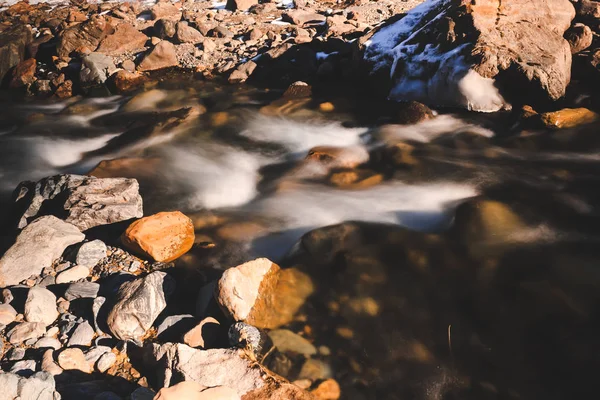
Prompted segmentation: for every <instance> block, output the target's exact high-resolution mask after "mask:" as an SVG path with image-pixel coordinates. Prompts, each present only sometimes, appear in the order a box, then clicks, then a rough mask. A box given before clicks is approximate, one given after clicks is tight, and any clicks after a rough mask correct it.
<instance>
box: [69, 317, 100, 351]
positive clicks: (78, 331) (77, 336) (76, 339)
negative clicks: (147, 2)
mask: <svg viewBox="0 0 600 400" xmlns="http://www.w3.org/2000/svg"><path fill="white" fill-rule="evenodd" d="M93 339H94V328H92V326H91V325H90V324H89V322H87V321H84V322H82V323H80V324H79V325H77V327H76V328H75V330H74V331H73V334H72V335H71V338H70V339H69V341H68V342H67V347H72V346H91V345H92V340H93Z"/></svg>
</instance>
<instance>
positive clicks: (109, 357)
mask: <svg viewBox="0 0 600 400" xmlns="http://www.w3.org/2000/svg"><path fill="white" fill-rule="evenodd" d="M116 361H117V355H116V354H115V353H113V352H112V351H109V352H108V353H104V354H102V355H101V356H100V358H99V359H98V362H96V368H97V369H98V371H100V372H106V371H108V369H109V368H110V367H112V366H113V365H114V363H115V362H116Z"/></svg>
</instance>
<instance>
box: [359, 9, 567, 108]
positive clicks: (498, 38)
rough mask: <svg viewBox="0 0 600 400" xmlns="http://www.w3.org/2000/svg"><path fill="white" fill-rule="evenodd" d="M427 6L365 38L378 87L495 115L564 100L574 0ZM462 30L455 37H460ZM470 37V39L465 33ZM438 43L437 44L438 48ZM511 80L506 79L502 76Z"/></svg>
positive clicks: (405, 97) (397, 95) (392, 94)
mask: <svg viewBox="0 0 600 400" xmlns="http://www.w3.org/2000/svg"><path fill="white" fill-rule="evenodd" d="M496 6H497V5H496V4H494V5H493V6H492V4H491V3H489V2H483V3H482V2H478V3H477V4H472V3H471V2H470V1H469V0H461V1H452V0H438V1H432V2H425V3H422V4H421V5H419V6H417V7H415V8H414V9H412V10H410V11H409V12H408V14H407V15H406V16H405V17H403V18H402V19H400V20H398V21H396V22H394V23H391V24H388V25H387V26H382V27H381V29H379V30H378V31H377V32H376V33H375V34H374V35H373V36H371V37H364V39H363V40H362V42H363V43H364V44H365V46H364V60H365V61H366V64H367V65H366V69H367V70H369V72H370V74H371V76H372V77H373V78H374V81H373V83H372V84H374V85H377V86H379V89H381V90H382V91H386V92H387V93H388V97H389V98H391V99H392V100H396V101H409V100H415V101H419V102H422V103H425V104H434V105H440V106H451V107H462V108H467V109H470V110H475V111H485V112H492V111H498V110H500V109H503V108H509V107H510V102H511V101H512V100H513V98H512V96H513V92H514V93H515V94H514V95H515V96H518V98H515V100H516V101H518V102H519V104H531V105H532V106H534V108H535V107H536V105H537V104H543V103H545V102H547V101H549V100H552V101H554V100H557V99H559V98H561V97H562V96H564V94H565V91H566V87H567V85H568V83H569V81H570V78H571V49H570V46H569V44H568V43H567V41H566V40H565V39H564V38H563V34H564V33H565V31H566V30H567V29H568V28H569V26H570V25H571V21H572V20H573V17H574V16H575V9H574V8H573V5H572V4H571V2H569V1H568V0H531V1H525V2H523V1H520V0H503V2H502V5H501V9H502V10H510V12H503V11H500V10H499V11H498V12H493V11H492V7H496ZM455 27H456V32H455ZM465 32H466V33H467V34H465ZM432 38H435V44H433V43H432ZM505 74H506V75H510V78H508V77H507V79H506V80H504V79H502V78H503V76H504V75H505Z"/></svg>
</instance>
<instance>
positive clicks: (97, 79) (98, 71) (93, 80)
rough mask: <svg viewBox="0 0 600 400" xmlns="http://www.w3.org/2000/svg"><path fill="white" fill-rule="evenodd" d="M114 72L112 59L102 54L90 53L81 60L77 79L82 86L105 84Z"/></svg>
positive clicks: (115, 68)
mask: <svg viewBox="0 0 600 400" xmlns="http://www.w3.org/2000/svg"><path fill="white" fill-rule="evenodd" d="M116 70H117V67H116V65H115V62H114V61H113V58H112V57H109V56H107V55H106V54H102V53H90V54H88V55H86V56H84V57H83V59H82V60H81V71H80V72H79V79H80V81H81V84H82V85H84V86H86V85H99V84H102V83H104V82H106V80H107V79H108V77H109V76H111V75H112V74H113V73H114V72H115V71H116Z"/></svg>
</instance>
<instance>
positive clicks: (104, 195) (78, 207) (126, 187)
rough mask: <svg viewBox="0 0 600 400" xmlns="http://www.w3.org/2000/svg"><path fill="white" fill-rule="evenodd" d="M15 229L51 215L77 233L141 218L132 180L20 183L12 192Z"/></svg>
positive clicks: (75, 178)
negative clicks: (61, 220) (16, 212)
mask: <svg viewBox="0 0 600 400" xmlns="http://www.w3.org/2000/svg"><path fill="white" fill-rule="evenodd" d="M15 201H16V203H17V207H18V208H19V210H21V211H20V212H19V214H18V215H19V221H18V226H19V228H23V227H25V226H27V224H28V223H29V221H31V220H32V219H35V218H36V217H38V216H40V215H47V214H52V215H56V216H59V217H61V218H63V219H64V220H65V221H66V222H68V223H70V224H73V225H75V226H76V227H78V228H79V229H80V230H81V231H84V230H86V229H90V228H93V227H96V226H100V225H107V224H112V223H115V222H121V221H126V220H129V219H132V218H140V217H142V216H143V211H142V197H141V196H140V194H139V184H138V182H137V181H136V180H135V179H127V178H95V177H90V176H80V175H56V176H52V177H49V178H44V179H42V180H40V181H38V182H30V181H26V182H22V183H20V184H19V186H18V187H17V189H16V190H15Z"/></svg>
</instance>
